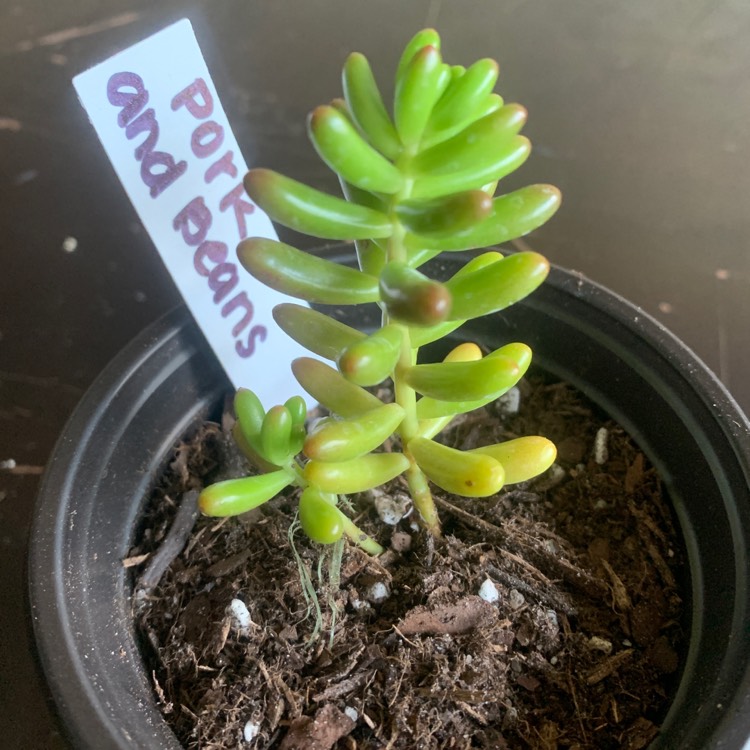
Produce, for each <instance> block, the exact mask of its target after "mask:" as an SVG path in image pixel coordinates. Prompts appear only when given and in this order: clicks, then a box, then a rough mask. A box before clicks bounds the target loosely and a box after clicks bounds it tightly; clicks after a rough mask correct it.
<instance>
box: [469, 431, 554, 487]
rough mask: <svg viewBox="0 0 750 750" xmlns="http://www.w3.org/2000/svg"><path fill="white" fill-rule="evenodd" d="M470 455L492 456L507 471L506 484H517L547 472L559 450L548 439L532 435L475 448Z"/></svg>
mask: <svg viewBox="0 0 750 750" xmlns="http://www.w3.org/2000/svg"><path fill="white" fill-rule="evenodd" d="M469 453H477V454H481V455H484V456H491V457H492V458H494V459H495V460H496V461H499V462H500V463H501V464H502V465H503V469H505V481H506V483H507V484H515V483H517V482H525V481H527V480H529V479H533V478H534V477H536V476H538V475H539V474H541V473H542V472H545V471H547V469H549V467H550V466H552V464H553V463H554V461H555V458H556V457H557V448H556V447H555V444H554V443H553V442H552V441H551V440H547V438H544V437H541V436H538V435H530V436H528V437H521V438H516V439H515V440H508V441H506V442H504V443H495V444H494V445H486V446H483V447H481V448H474V449H473V450H471V451H469Z"/></svg>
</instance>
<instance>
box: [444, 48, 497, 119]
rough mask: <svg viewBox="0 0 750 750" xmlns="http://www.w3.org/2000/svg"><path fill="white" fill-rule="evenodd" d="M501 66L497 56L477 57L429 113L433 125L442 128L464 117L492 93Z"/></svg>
mask: <svg viewBox="0 0 750 750" xmlns="http://www.w3.org/2000/svg"><path fill="white" fill-rule="evenodd" d="M498 72H499V68H498V65H497V63H496V62H495V60H490V59H489V58H486V59H483V60H478V61H477V62H475V63H474V64H473V65H471V66H470V67H469V69H468V70H467V71H466V72H465V73H464V74H463V75H462V76H460V77H458V78H454V79H453V80H452V81H451V85H450V86H449V87H448V89H447V90H446V92H445V94H443V96H441V97H440V100H439V101H438V103H437V104H436V105H435V107H434V108H433V111H432V114H431V115H430V129H431V130H442V129H444V128H447V127H450V126H451V125H453V124H454V123H455V122H460V121H461V120H465V118H466V113H467V112H474V111H476V110H477V109H478V108H479V106H480V105H481V104H482V103H483V102H484V101H485V100H486V99H487V97H488V96H489V95H490V94H491V93H492V89H493V88H494V87H495V83H496V82H497V76H498Z"/></svg>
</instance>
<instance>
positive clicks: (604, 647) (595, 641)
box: [588, 635, 612, 654]
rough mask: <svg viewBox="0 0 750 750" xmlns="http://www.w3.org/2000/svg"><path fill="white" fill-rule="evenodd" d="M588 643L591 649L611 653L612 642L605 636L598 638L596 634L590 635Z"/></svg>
mask: <svg viewBox="0 0 750 750" xmlns="http://www.w3.org/2000/svg"><path fill="white" fill-rule="evenodd" d="M588 645H589V648H590V649H591V650H592V651H601V652H602V653H603V654H611V653H612V642H611V641H608V640H607V639H606V638H600V637H599V636H598V635H593V636H591V638H589V643H588Z"/></svg>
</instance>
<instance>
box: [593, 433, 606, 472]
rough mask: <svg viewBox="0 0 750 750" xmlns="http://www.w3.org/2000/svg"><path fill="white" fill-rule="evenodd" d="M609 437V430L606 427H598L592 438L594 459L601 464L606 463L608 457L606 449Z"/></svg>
mask: <svg viewBox="0 0 750 750" xmlns="http://www.w3.org/2000/svg"><path fill="white" fill-rule="evenodd" d="M608 439H609V430H608V429H607V428H606V427H600V428H599V430H598V431H597V433H596V437H595V438H594V461H596V463H598V464H599V466H601V465H602V464H606V463H607V460H608V459H609V451H608V450H607V440H608Z"/></svg>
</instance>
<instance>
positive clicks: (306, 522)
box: [299, 487, 344, 544]
mask: <svg viewBox="0 0 750 750" xmlns="http://www.w3.org/2000/svg"><path fill="white" fill-rule="evenodd" d="M299 522H300V525H301V526H302V530H303V531H304V532H305V534H307V536H309V537H310V539H312V540H313V541H314V542H317V543H318V544H333V543H334V542H337V541H338V540H339V539H341V537H342V536H343V535H344V520H343V517H342V513H341V511H340V510H339V509H338V508H337V507H336V505H335V503H334V502H332V500H331V499H329V498H328V497H326V496H325V495H324V494H323V493H322V492H321V491H320V490H319V489H318V488H317V487H305V489H304V490H303V491H302V494H301V495H300V499H299Z"/></svg>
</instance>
